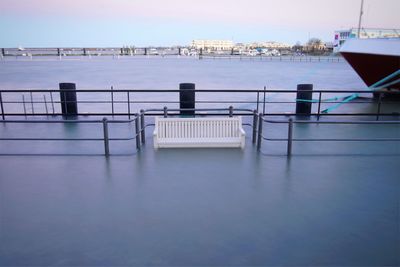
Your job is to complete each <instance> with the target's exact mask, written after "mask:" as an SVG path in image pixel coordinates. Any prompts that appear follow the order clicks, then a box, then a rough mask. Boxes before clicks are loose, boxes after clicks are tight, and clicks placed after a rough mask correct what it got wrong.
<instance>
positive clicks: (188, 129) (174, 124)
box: [153, 117, 246, 149]
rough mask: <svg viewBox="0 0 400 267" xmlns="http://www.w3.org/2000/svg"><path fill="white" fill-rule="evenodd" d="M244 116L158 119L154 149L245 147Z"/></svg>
mask: <svg viewBox="0 0 400 267" xmlns="http://www.w3.org/2000/svg"><path fill="white" fill-rule="evenodd" d="M245 135H246V133H245V132H244V130H243V128H242V117H213V118H162V117H156V119H155V129H154V133H153V139H154V148H156V149H157V148H172V147H177V148H179V147H180V148H185V147H237V148H239V147H240V148H244V145H245Z"/></svg>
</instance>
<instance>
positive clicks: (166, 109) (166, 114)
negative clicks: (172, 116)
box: [164, 107, 168, 118]
mask: <svg viewBox="0 0 400 267" xmlns="http://www.w3.org/2000/svg"><path fill="white" fill-rule="evenodd" d="M167 117H168V108H167V107H164V118H167Z"/></svg>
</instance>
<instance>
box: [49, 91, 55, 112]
mask: <svg viewBox="0 0 400 267" xmlns="http://www.w3.org/2000/svg"><path fill="white" fill-rule="evenodd" d="M50 99H51V109H52V110H53V115H54V113H55V110H54V100H53V92H50Z"/></svg>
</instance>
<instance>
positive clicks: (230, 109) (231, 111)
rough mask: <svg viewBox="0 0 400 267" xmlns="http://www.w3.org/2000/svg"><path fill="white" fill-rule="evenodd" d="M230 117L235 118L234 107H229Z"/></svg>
mask: <svg viewBox="0 0 400 267" xmlns="http://www.w3.org/2000/svg"><path fill="white" fill-rule="evenodd" d="M229 117H231V118H232V117H233V107H232V106H230V107H229Z"/></svg>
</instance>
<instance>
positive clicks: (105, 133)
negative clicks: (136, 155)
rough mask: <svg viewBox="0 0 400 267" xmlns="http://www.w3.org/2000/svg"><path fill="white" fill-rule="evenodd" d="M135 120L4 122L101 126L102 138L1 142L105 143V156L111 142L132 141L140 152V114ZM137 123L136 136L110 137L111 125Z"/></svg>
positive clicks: (8, 138) (33, 139)
mask: <svg viewBox="0 0 400 267" xmlns="http://www.w3.org/2000/svg"><path fill="white" fill-rule="evenodd" d="M134 116H135V118H134V119H131V120H109V119H107V118H103V119H102V120H4V121H0V124H11V123H13V124H17V123H19V124H21V123H23V124H101V125H102V126H103V127H102V129H103V131H102V133H103V137H102V138H100V137H99V138H93V137H92V138H63V137H52V138H49V137H0V141H74V142H78V141H102V142H103V143H104V155H105V156H109V155H110V141H130V140H134V139H135V140H136V149H137V150H140V137H141V135H140V125H139V123H140V122H139V116H138V114H135V115H134ZM132 122H134V123H135V134H134V135H133V136H130V137H110V136H109V131H108V128H109V127H108V126H109V124H125V123H127V124H130V123H132Z"/></svg>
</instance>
